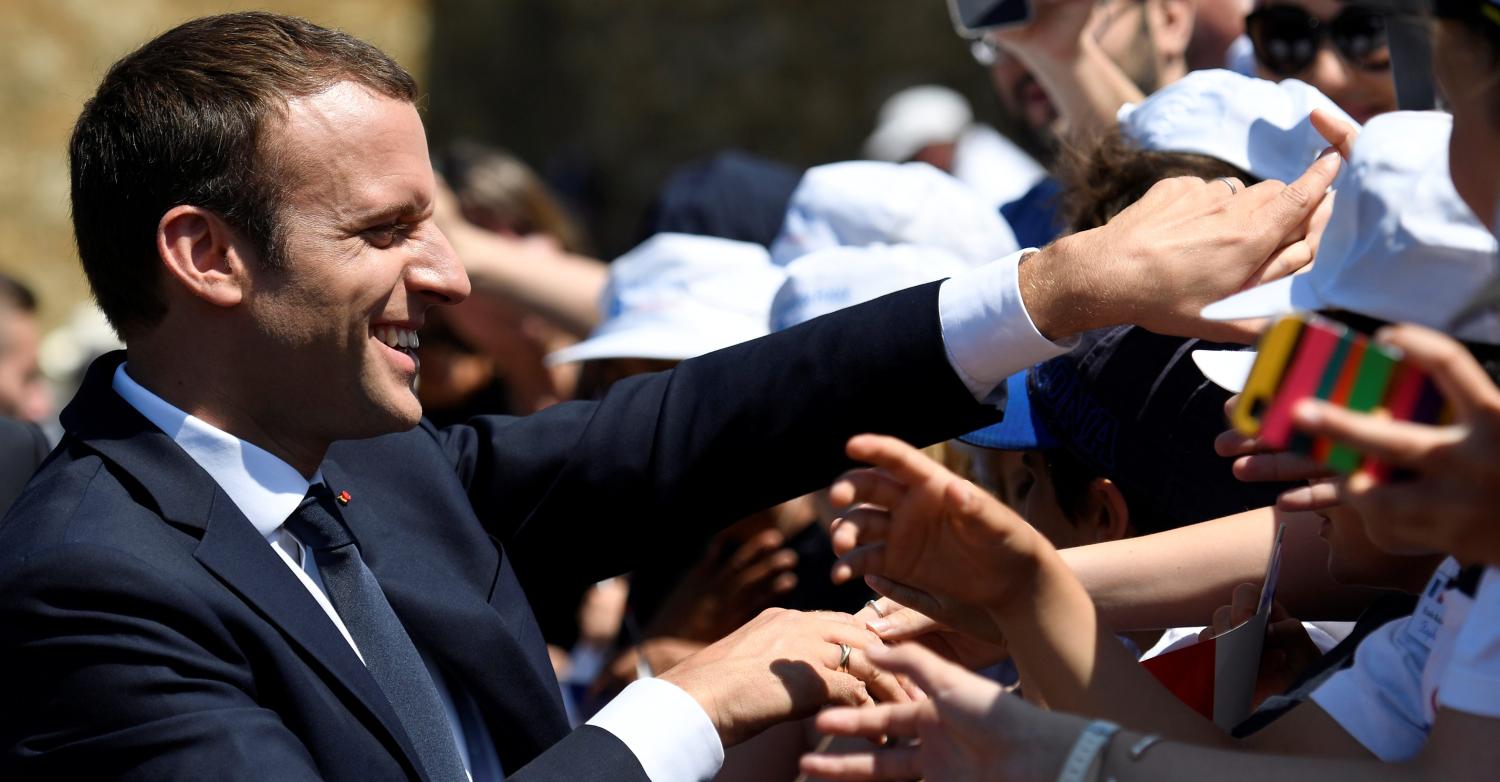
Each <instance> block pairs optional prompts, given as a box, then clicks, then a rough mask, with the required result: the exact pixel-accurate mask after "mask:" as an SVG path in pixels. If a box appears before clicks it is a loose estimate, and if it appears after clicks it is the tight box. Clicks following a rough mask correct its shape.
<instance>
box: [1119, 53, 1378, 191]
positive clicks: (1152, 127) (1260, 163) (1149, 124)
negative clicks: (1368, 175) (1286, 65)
mask: <svg viewBox="0 0 1500 782" xmlns="http://www.w3.org/2000/svg"><path fill="white" fill-rule="evenodd" d="M1313 109H1322V110H1324V111H1326V112H1328V113H1329V114H1332V115H1333V116H1335V117H1337V118H1339V119H1341V120H1343V121H1345V122H1348V123H1349V124H1351V125H1354V126H1355V127H1359V123H1357V122H1355V121H1354V120H1353V119H1351V118H1350V117H1349V115H1348V114H1346V113H1344V110H1343V109H1341V108H1339V107H1338V106H1337V105H1336V104H1334V102H1333V101H1331V100H1329V99H1328V97H1327V96H1326V95H1324V94H1323V93H1321V92H1318V91H1317V89H1315V88H1313V87H1311V86H1308V85H1307V84H1304V83H1302V82H1300V81H1297V80H1296V79H1285V80H1283V81H1280V82H1274V81H1266V80H1265V79H1257V78H1254V77H1251V76H1243V75H1241V74H1238V73H1235V72H1233V71H1225V70H1208V71H1194V72H1193V73H1190V74H1188V75H1187V76H1185V77H1183V78H1182V79H1179V80H1178V81H1176V82H1173V83H1172V84H1170V85H1168V86H1166V87H1163V88H1161V89H1160V90H1158V91H1157V92H1155V93H1154V94H1152V96H1151V97H1149V98H1147V99H1146V100H1145V101H1144V102H1142V103H1139V104H1135V103H1127V104H1125V105H1124V106H1122V107H1120V111H1119V114H1118V115H1117V118H1118V119H1119V123H1120V130H1121V132H1123V133H1124V134H1125V136H1126V137H1127V138H1129V139H1131V140H1132V141H1134V142H1135V143H1136V144H1138V145H1140V146H1141V147H1142V148H1144V149H1149V150H1156V151H1161V152H1192V153H1196V154H1199V155H1207V156H1209V157H1213V158H1218V159H1219V160H1222V161H1224V162H1225V163H1229V164H1231V165H1234V166H1237V167H1239V168H1240V170H1242V171H1245V172H1246V173H1249V174H1252V175H1254V176H1256V177H1258V178H1260V179H1277V180H1280V181H1283V182H1290V181H1292V180H1294V179H1296V178H1297V177H1299V176H1302V172H1303V171H1305V170H1306V169H1307V167H1308V166H1309V165H1311V164H1312V162H1313V161H1314V160H1316V159H1317V157H1318V154H1319V153H1321V152H1322V151H1323V150H1324V149H1325V148H1327V147H1328V142H1327V141H1325V140H1324V139H1323V137H1322V136H1321V135H1319V133H1318V131H1317V130H1316V129H1314V128H1313V126H1312V122H1311V121H1310V120H1308V115H1309V114H1311V113H1312V110H1313Z"/></svg>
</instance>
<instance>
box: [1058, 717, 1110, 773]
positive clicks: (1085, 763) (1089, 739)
mask: <svg viewBox="0 0 1500 782" xmlns="http://www.w3.org/2000/svg"><path fill="white" fill-rule="evenodd" d="M1119 731H1120V726H1119V725H1116V724H1114V723H1113V722H1110V721H1108V720H1094V721H1093V722H1090V723H1089V724H1088V727H1086V728H1084V729H1083V732H1082V733H1080V734H1078V740H1077V741H1075V742H1073V750H1072V751H1071V752H1069V753H1068V759H1067V761H1066V762H1064V763H1063V767H1062V772H1061V773H1059V774H1058V775H1057V782H1085V780H1092V779H1094V778H1095V777H1096V776H1097V775H1098V772H1099V765H1100V763H1099V760H1100V757H1101V756H1102V755H1103V752H1104V748H1105V747H1107V746H1109V740H1110V739H1112V738H1114V735H1115V734H1116V733H1118V732H1119Z"/></svg>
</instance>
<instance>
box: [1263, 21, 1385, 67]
mask: <svg viewBox="0 0 1500 782" xmlns="http://www.w3.org/2000/svg"><path fill="white" fill-rule="evenodd" d="M1245 31H1246V33H1248V34H1249V36H1250V43H1251V44H1252V45H1254V47H1255V58H1256V59H1257V60H1259V61H1260V63H1261V65H1264V66H1265V67H1266V68H1267V69H1268V70H1270V71H1271V72H1273V73H1275V74H1277V75H1278V76H1282V77H1291V76H1296V75H1297V74H1299V73H1301V72H1303V71H1305V70H1307V68H1308V66H1310V65H1312V63H1313V60H1314V59H1316V58H1317V56H1318V50H1319V49H1321V48H1322V47H1323V43H1324V41H1325V40H1326V39H1332V40H1333V48H1334V49H1336V50H1337V51H1338V53H1339V55H1340V56H1341V57H1343V58H1344V60H1345V61H1347V62H1348V63H1349V64H1351V65H1353V66H1355V67H1356V68H1360V69H1362V70H1367V71H1383V70H1385V69H1387V68H1389V67H1390V58H1389V57H1387V56H1385V52H1386V43H1385V15H1384V14H1382V13H1381V12H1380V11H1377V10H1375V9H1373V8H1368V7H1365V6H1359V5H1349V6H1345V7H1344V9H1343V10H1342V11H1339V13H1338V15H1337V16H1335V17H1333V19H1331V20H1329V21H1327V22H1325V21H1323V20H1322V19H1319V18H1318V17H1316V16H1313V15H1312V14H1310V13H1308V12H1307V11H1305V10H1303V9H1302V8H1299V7H1297V6H1292V5H1272V6H1267V7H1265V8H1261V9H1260V10H1258V11H1256V12H1254V13H1252V14H1250V15H1249V16H1247V17H1245Z"/></svg>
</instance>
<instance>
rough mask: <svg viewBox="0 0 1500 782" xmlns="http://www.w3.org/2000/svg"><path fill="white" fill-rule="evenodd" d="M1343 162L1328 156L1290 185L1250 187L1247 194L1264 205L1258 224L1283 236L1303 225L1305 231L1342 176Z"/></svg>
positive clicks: (1275, 184) (1323, 157)
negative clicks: (1334, 181) (1330, 186)
mask: <svg viewBox="0 0 1500 782" xmlns="http://www.w3.org/2000/svg"><path fill="white" fill-rule="evenodd" d="M1342 161H1343V158H1342V157H1340V156H1339V155H1338V154H1336V153H1332V152H1330V153H1325V154H1324V155H1323V156H1322V157H1320V158H1318V159H1317V160H1315V161H1313V164H1312V165H1311V166H1308V167H1307V170H1306V171H1305V172H1303V174H1302V176H1300V177H1298V178H1297V181H1295V182H1292V183H1291V184H1289V185H1283V184H1281V183H1280V182H1276V181H1274V180H1267V181H1265V182H1261V183H1260V184H1258V185H1254V186H1252V187H1250V189H1249V190H1247V191H1246V192H1245V195H1247V196H1249V195H1251V194H1255V195H1256V197H1257V199H1258V200H1259V201H1260V202H1261V203H1260V204H1259V205H1258V209H1257V210H1256V215H1255V220H1256V222H1257V223H1258V224H1264V225H1272V226H1276V227H1277V228H1279V229H1280V230H1281V235H1282V236H1283V237H1285V236H1288V235H1290V234H1291V233H1292V231H1293V230H1294V229H1296V228H1298V227H1299V226H1302V227H1304V228H1305V226H1306V223H1307V219H1308V217H1310V216H1311V215H1312V213H1313V211H1315V210H1316V209H1317V208H1318V205H1319V204H1321V203H1322V202H1323V197H1324V195H1325V194H1326V193H1327V192H1328V187H1329V185H1332V184H1333V180H1334V178H1335V177H1337V176H1338V173H1339V166H1340V165H1341V163H1342ZM1257 191H1259V192H1257ZM1261 221H1264V222H1261Z"/></svg>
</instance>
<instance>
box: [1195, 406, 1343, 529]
mask: <svg viewBox="0 0 1500 782" xmlns="http://www.w3.org/2000/svg"><path fill="white" fill-rule="evenodd" d="M1239 401H1240V398H1239V395H1238V394H1236V395H1235V396H1231V397H1229V400H1228V401H1227V402H1225V403H1224V415H1225V417H1228V416H1229V415H1230V411H1232V410H1234V407H1235V405H1237V404H1239ZM1214 450H1215V451H1216V452H1217V453H1218V454H1219V455H1220V456H1223V457H1225V458H1232V459H1234V466H1233V469H1234V476H1235V477H1236V478H1239V479H1240V480H1242V481H1251V482H1254V481H1271V482H1275V483H1281V482H1286V481H1308V482H1309V483H1308V485H1307V486H1299V487H1297V488H1295V489H1288V490H1287V491H1284V492H1282V493H1281V496H1280V497H1277V498H1276V507H1278V508H1280V509H1281V510H1284V511H1289V512H1295V511H1319V510H1326V509H1328V508H1332V507H1333V506H1335V505H1338V504H1339V498H1338V489H1337V487H1336V486H1335V485H1334V484H1333V482H1332V481H1330V480H1329V478H1330V477H1331V476H1332V475H1333V471H1331V470H1329V469H1328V468H1327V467H1324V466H1323V465H1322V464H1319V463H1318V462H1317V460H1315V459H1313V458H1312V457H1310V456H1305V455H1303V454H1300V453H1296V452H1294V451H1283V450H1278V449H1274V448H1271V447H1270V446H1267V445H1266V444H1265V443H1262V442H1261V441H1259V440H1257V439H1254V438H1251V437H1246V436H1244V435H1242V434H1240V433H1239V432H1238V431H1236V430H1234V429H1230V430H1229V431H1227V432H1224V433H1223V434H1220V435H1219V436H1218V438H1217V439H1215V440H1214Z"/></svg>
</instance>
